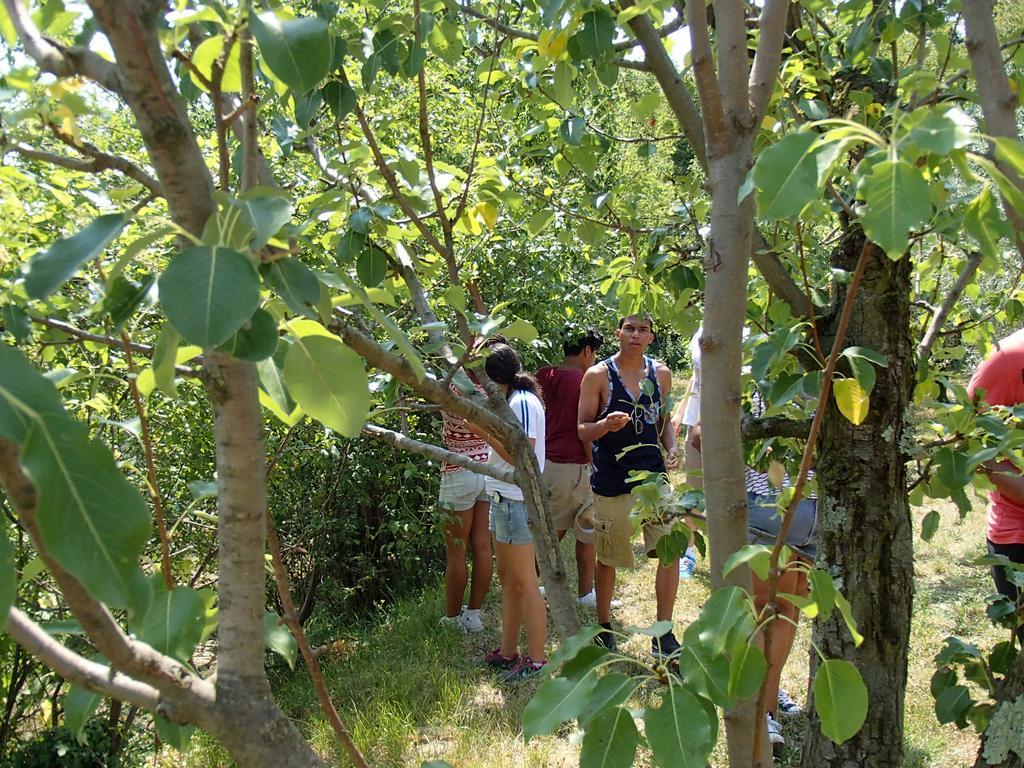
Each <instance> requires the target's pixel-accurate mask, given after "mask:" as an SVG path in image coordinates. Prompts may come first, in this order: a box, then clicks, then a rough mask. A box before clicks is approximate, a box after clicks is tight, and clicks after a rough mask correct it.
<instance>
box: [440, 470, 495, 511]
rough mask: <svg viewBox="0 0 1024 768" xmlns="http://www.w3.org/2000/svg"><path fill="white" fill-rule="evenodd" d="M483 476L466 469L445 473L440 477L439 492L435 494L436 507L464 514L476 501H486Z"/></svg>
mask: <svg viewBox="0 0 1024 768" xmlns="http://www.w3.org/2000/svg"><path fill="white" fill-rule="evenodd" d="M484 480H485V478H484V476H483V475H478V474H477V473H476V472H470V471H469V470H468V469H462V470H459V471H458V472H446V473H445V474H443V475H441V491H440V492H439V493H438V494H437V505H438V506H439V507H441V508H442V509H447V510H451V511H452V512H465V511H466V510H467V509H472V508H473V505H474V504H476V503H477V502H478V501H487V491H486V490H485V489H484Z"/></svg>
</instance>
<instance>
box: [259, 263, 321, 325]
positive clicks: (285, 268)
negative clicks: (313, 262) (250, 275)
mask: <svg viewBox="0 0 1024 768" xmlns="http://www.w3.org/2000/svg"><path fill="white" fill-rule="evenodd" d="M262 272H263V275H264V278H265V279H266V281H267V283H268V284H269V285H270V286H272V287H273V288H274V290H275V291H277V295H278V296H280V297H281V298H282V299H284V303H285V304H287V305H288V309H290V310H291V311H292V312H294V313H295V314H297V315H304V316H305V317H308V318H311V319H313V320H315V319H316V317H317V313H316V305H317V302H318V301H319V300H320V281H319V280H318V279H317V276H316V273H314V272H313V270H311V269H310V268H309V267H307V266H306V265H305V264H303V263H302V262H301V261H299V260H298V259H294V258H286V259H278V260H276V261H273V262H271V263H270V264H269V265H267V266H266V267H264V268H263V270H262Z"/></svg>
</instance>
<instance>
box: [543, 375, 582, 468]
mask: <svg viewBox="0 0 1024 768" xmlns="http://www.w3.org/2000/svg"><path fill="white" fill-rule="evenodd" d="M537 381H538V382H539V383H540V388H541V389H542V390H543V391H544V412H545V418H546V420H547V421H546V423H547V428H546V429H545V430H544V437H545V440H546V442H547V460H548V461H553V462H555V463H556V464H589V463H590V460H589V459H587V454H586V451H584V449H583V442H582V441H581V440H580V435H579V431H578V429H577V421H576V416H577V412H578V411H579V405H580V383H581V382H582V381H583V371H581V370H579V369H577V368H574V369H571V370H567V369H565V368H558V367H556V366H553V365H547V366H544V367H543V368H541V369H540V370H539V371H537Z"/></svg>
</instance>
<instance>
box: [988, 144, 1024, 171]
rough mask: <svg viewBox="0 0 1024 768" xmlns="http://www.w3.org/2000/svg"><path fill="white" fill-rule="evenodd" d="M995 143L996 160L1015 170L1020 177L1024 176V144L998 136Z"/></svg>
mask: <svg viewBox="0 0 1024 768" xmlns="http://www.w3.org/2000/svg"><path fill="white" fill-rule="evenodd" d="M993 141H994V142H995V145H996V158H997V159H999V160H1000V161H1001V162H1003V163H1005V164H1007V165H1009V166H1010V167H1011V168H1013V170H1014V171H1015V172H1016V173H1017V175H1018V176H1024V144H1021V142H1020V141H1019V140H1018V139H1015V138H1009V137H1006V136H996V137H994V138H993Z"/></svg>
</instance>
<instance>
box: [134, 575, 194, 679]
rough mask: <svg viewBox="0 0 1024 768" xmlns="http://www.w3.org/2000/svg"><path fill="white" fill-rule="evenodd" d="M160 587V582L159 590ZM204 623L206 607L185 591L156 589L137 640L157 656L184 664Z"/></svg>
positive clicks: (188, 590) (192, 590)
mask: <svg viewBox="0 0 1024 768" xmlns="http://www.w3.org/2000/svg"><path fill="white" fill-rule="evenodd" d="M162 586H163V584H162V582H161V587H162ZM205 623H206V603H205V602H204V601H203V598H202V596H201V595H200V594H199V593H198V592H197V591H196V590H194V589H189V588H188V587H175V588H174V589H173V590H171V591H168V590H166V589H163V588H161V589H157V590H155V591H154V593H153V602H152V603H150V606H149V611H148V612H147V613H146V619H145V621H143V622H142V625H141V627H139V630H138V635H139V639H140V640H142V641H143V642H145V643H148V644H149V645H151V646H153V648H155V649H156V650H158V651H159V652H160V653H163V654H166V655H168V656H170V657H171V658H173V659H177V660H178V661H180V662H182V663H183V664H184V663H187V662H188V660H189V659H191V658H192V653H193V652H194V651H195V649H196V646H197V645H198V644H199V641H200V639H201V638H202V635H203V626H204V624H205Z"/></svg>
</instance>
